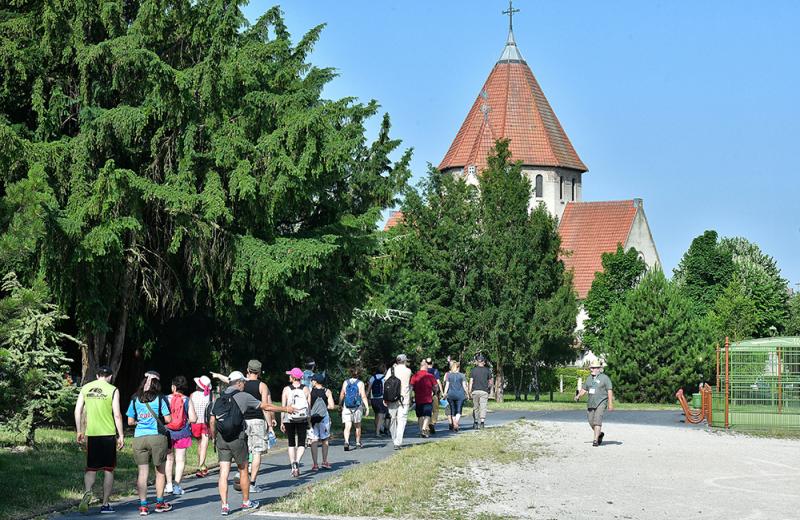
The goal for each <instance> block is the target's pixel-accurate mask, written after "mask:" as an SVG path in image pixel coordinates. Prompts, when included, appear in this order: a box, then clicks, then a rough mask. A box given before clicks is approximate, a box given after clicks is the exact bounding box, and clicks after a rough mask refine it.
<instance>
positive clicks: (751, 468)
mask: <svg viewBox="0 0 800 520" xmlns="http://www.w3.org/2000/svg"><path fill="white" fill-rule="evenodd" d="M609 415H612V416H613V413H612V414H609ZM606 430H607V433H606V436H605V442H604V443H603V445H602V446H600V447H596V448H595V447H592V445H591V430H590V428H589V426H588V424H586V423H578V422H564V421H558V422H554V421H550V420H547V419H546V418H539V419H538V420H536V421H535V423H534V425H532V426H528V427H527V428H525V429H523V430H521V431H520V438H519V443H521V444H523V445H525V444H527V445H529V446H530V449H536V450H537V451H540V452H542V453H543V455H542V456H541V457H539V458H537V459H536V460H535V461H534V462H528V463H525V464H521V463H520V464H510V465H503V466H497V465H494V466H489V465H486V466H481V467H478V466H473V467H472V468H470V472H469V475H468V478H470V479H471V480H473V481H474V482H476V483H480V484H479V488H480V492H479V494H478V496H479V497H480V499H481V500H479V502H480V505H478V506H477V509H476V512H485V513H493V514H495V515H499V516H501V517H509V518H514V517H516V518H537V519H548V520H549V519H558V520H562V519H580V520H584V519H603V520H608V519H616V518H619V519H637V520H638V519H641V520H655V519H670V520H672V519H681V520H690V519H697V520H700V519H702V520H731V519H736V520H740V519H751V520H755V519H769V520H790V519H791V520H796V519H797V518H800V441H798V440H792V439H769V438H760V437H749V436H745V435H736V434H730V433H725V432H723V433H716V432H710V431H707V430H704V429H698V428H690V427H684V428H681V427H675V426H660V425H659V426H656V425H641V424H622V423H612V424H607V425H606Z"/></svg>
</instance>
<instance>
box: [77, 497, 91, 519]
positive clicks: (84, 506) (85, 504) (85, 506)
mask: <svg viewBox="0 0 800 520" xmlns="http://www.w3.org/2000/svg"><path fill="white" fill-rule="evenodd" d="M91 501H92V492H91V491H87V492H86V493H84V494H83V497H81V503H80V504H78V512H79V513H83V514H86V513H88V512H89V502H91Z"/></svg>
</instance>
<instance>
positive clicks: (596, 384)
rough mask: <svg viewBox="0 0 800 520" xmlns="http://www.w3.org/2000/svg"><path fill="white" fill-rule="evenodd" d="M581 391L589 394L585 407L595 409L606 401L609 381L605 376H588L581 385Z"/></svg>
mask: <svg viewBox="0 0 800 520" xmlns="http://www.w3.org/2000/svg"><path fill="white" fill-rule="evenodd" d="M583 389H584V390H586V391H587V392H589V400H588V401H587V402H586V407H587V408H597V407H598V406H600V405H601V404H603V403H604V402H606V401H608V391H609V390H611V380H610V379H609V378H608V376H607V375H605V374H597V376H596V377H593V376H589V377H587V378H586V381H585V382H584V383H583Z"/></svg>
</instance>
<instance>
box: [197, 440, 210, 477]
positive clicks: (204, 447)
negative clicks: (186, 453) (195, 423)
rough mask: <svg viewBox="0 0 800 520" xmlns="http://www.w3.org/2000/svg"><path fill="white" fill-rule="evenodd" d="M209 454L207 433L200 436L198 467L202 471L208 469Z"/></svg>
mask: <svg viewBox="0 0 800 520" xmlns="http://www.w3.org/2000/svg"><path fill="white" fill-rule="evenodd" d="M207 452H208V435H206V434H205V433H204V434H202V435H201V436H200V442H199V443H198V446H197V466H198V467H199V468H200V469H203V468H205V467H206V453H207Z"/></svg>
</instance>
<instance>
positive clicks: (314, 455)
mask: <svg viewBox="0 0 800 520" xmlns="http://www.w3.org/2000/svg"><path fill="white" fill-rule="evenodd" d="M318 445H319V441H311V462H313V464H314V466H318V464H317V446H318Z"/></svg>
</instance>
